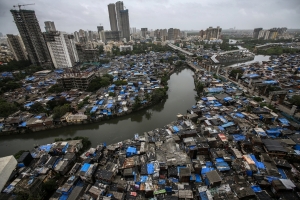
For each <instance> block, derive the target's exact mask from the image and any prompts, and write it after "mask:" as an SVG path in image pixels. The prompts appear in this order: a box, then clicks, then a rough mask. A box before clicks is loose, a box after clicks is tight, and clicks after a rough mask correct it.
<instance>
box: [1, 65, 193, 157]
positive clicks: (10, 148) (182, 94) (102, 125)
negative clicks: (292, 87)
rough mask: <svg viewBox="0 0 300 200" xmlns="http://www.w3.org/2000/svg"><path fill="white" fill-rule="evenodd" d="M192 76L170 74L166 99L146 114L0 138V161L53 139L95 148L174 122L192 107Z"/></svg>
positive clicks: (147, 110)
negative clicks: (71, 139)
mask: <svg viewBox="0 0 300 200" xmlns="http://www.w3.org/2000/svg"><path fill="white" fill-rule="evenodd" d="M193 74H194V73H193V71H191V70H190V69H183V70H182V71H180V72H177V73H174V74H172V75H171V77H170V80H169V81H168V84H169V91H168V98H167V99H166V100H165V101H163V102H161V103H159V104H157V105H154V106H152V107H150V108H148V109H145V110H141V111H138V112H135V113H132V114H129V115H126V116H122V117H119V118H115V119H111V120H108V121H104V122H99V123H93V124H86V125H72V126H66V127H62V128H58V129H52V130H46V131H40V132H35V133H30V134H22V135H8V136H1V137H0V157H2V156H7V155H11V154H15V153H16V152H18V151H19V150H31V149H32V148H33V147H34V146H35V145H42V144H47V143H52V142H53V141H54V139H55V138H69V137H76V136H84V137H88V138H89V139H90V140H91V142H92V146H93V147H95V146H96V145H97V144H99V143H102V142H106V143H107V144H112V143H116V142H119V141H122V140H125V139H130V138H133V136H134V134H135V133H139V134H143V133H144V132H145V131H150V130H153V129H155V128H161V127H163V126H164V125H167V124H169V123H170V122H172V121H174V120H176V115H177V114H178V113H182V114H185V113H186V110H187V109H189V108H191V106H192V105H193V104H195V95H196V92H195V91H194V88H195V86H194V79H193Z"/></svg>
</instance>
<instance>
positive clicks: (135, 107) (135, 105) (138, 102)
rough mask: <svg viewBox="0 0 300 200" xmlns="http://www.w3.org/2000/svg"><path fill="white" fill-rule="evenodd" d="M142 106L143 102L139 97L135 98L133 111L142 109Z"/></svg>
mask: <svg viewBox="0 0 300 200" xmlns="http://www.w3.org/2000/svg"><path fill="white" fill-rule="evenodd" d="M141 105H142V103H141V100H140V98H139V97H138V96H136V97H135V98H134V104H133V110H136V109H138V108H140V107H141Z"/></svg>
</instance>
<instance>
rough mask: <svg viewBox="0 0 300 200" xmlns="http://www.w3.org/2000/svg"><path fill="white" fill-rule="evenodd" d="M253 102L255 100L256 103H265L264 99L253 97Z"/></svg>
mask: <svg viewBox="0 0 300 200" xmlns="http://www.w3.org/2000/svg"><path fill="white" fill-rule="evenodd" d="M253 100H254V101H257V102H261V101H263V100H264V99H263V98H261V97H253Z"/></svg>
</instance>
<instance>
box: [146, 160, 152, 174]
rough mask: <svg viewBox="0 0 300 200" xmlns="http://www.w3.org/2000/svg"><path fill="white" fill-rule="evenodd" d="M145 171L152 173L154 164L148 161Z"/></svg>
mask: <svg viewBox="0 0 300 200" xmlns="http://www.w3.org/2000/svg"><path fill="white" fill-rule="evenodd" d="M147 173H148V174H153V173H154V164H153V163H148V164H147Z"/></svg>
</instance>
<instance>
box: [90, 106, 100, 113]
mask: <svg viewBox="0 0 300 200" xmlns="http://www.w3.org/2000/svg"><path fill="white" fill-rule="evenodd" d="M97 109H98V106H93V108H92V109H91V111H90V113H93V112H96V111H97Z"/></svg>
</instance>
